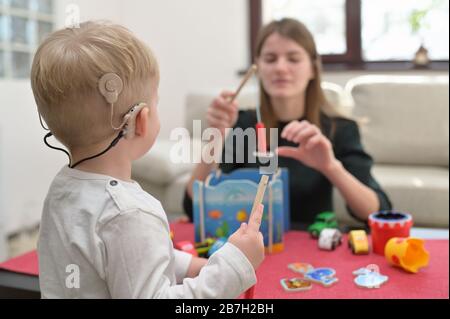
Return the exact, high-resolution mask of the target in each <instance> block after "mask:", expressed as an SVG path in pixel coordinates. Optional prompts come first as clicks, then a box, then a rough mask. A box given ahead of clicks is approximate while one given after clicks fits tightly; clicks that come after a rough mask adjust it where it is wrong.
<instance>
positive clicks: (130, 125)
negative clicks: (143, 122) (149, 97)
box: [123, 103, 147, 140]
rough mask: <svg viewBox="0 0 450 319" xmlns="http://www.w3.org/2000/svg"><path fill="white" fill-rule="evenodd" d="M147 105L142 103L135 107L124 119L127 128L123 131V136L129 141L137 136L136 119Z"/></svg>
mask: <svg viewBox="0 0 450 319" xmlns="http://www.w3.org/2000/svg"><path fill="white" fill-rule="evenodd" d="M146 106H147V104H145V103H140V104H138V105H135V106H133V108H132V109H131V110H130V111H128V113H127V114H126V115H125V117H124V121H125V126H124V129H123V135H124V137H125V139H127V140H129V139H132V138H133V137H135V136H136V117H137V116H138V114H139V113H140V112H141V111H142V109H143V108H144V107H146Z"/></svg>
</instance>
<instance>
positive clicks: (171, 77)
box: [0, 0, 248, 255]
mask: <svg viewBox="0 0 450 319" xmlns="http://www.w3.org/2000/svg"><path fill="white" fill-rule="evenodd" d="M72 3H74V4H77V5H79V8H80V13H81V19H82V20H83V21H84V20H87V19H107V20H112V21H114V22H117V23H120V24H124V25H125V26H127V27H129V28H130V29H131V30H132V31H134V32H136V34H138V35H139V36H140V37H141V38H142V39H143V40H144V41H145V42H147V43H148V44H149V45H150V46H151V47H152V48H153V50H154V51H155V54H156V55H157V57H158V59H159V61H160V64H161V72H162V79H161V85H160V106H159V107H160V112H159V113H160V117H161V122H162V131H161V136H162V137H167V136H169V132H170V131H171V129H172V128H175V127H178V126H182V125H183V123H184V122H183V117H184V98H185V96H186V94H187V92H189V91H191V90H195V89H196V88H211V87H217V88H221V87H234V86H235V85H236V84H237V82H238V79H237V77H236V71H237V70H239V69H242V68H244V67H245V66H246V65H247V57H248V54H247V39H248V37H247V32H245V30H246V29H247V14H248V13H247V2H246V1H242V0H227V1H222V0H195V1H193V0H191V1H185V0H166V1H161V0H146V1H144V0H128V1H122V0H95V1H91V0H89V1H88V0H57V1H56V4H57V8H56V21H57V27H58V28H60V27H63V26H64V23H65V21H66V16H67V15H66V6H67V5H68V4H72ZM217 90H218V89H217ZM44 135H45V132H44V131H43V130H42V129H41V127H40V125H39V121H38V117H37V112H36V106H35V103H34V99H33V96H32V92H31V88H30V84H29V81H24V80H22V81H5V80H0V237H1V232H2V230H1V229H2V228H3V229H4V231H5V232H6V233H8V234H9V233H12V232H16V231H19V230H21V229H24V228H27V227H32V226H34V225H36V224H37V223H38V221H39V219H40V214H41V210H42V203H43V200H44V198H45V195H46V192H47V190H48V187H49V185H50V183H51V180H52V179H53V177H54V175H55V174H56V173H57V172H58V171H59V170H60V168H61V167H62V166H63V165H65V164H67V158H66V156H65V155H64V154H63V153H59V152H56V151H52V150H50V149H48V148H46V146H45V145H44V144H43V142H42V138H43V136H44ZM0 240H1V238H0ZM0 255H1V252H0Z"/></svg>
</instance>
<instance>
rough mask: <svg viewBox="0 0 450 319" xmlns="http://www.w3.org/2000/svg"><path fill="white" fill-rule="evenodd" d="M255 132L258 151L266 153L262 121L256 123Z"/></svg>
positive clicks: (264, 131) (265, 139)
mask: <svg viewBox="0 0 450 319" xmlns="http://www.w3.org/2000/svg"><path fill="white" fill-rule="evenodd" d="M256 134H257V136H258V153H259V154H266V153H267V138H266V127H265V125H264V123H261V122H260V123H258V124H256Z"/></svg>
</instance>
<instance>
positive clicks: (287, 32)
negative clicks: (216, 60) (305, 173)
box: [256, 18, 329, 141]
mask: <svg viewBox="0 0 450 319" xmlns="http://www.w3.org/2000/svg"><path fill="white" fill-rule="evenodd" d="M274 33H278V34H279V35H281V36H283V37H285V38H288V39H291V40H293V41H295V42H296V43H297V44H299V45H300V46H302V47H303V48H304V49H305V50H306V52H307V53H308V55H309V58H310V59H311V62H312V65H313V70H314V74H315V77H314V79H312V80H311V81H310V83H309V84H308V87H307V89H306V101H305V118H306V120H307V121H309V122H310V123H312V124H315V125H317V126H318V127H319V128H321V123H320V114H321V110H322V109H323V108H327V107H329V105H328V101H327V99H326V97H325V93H324V91H323V90H322V86H321V84H322V62H321V58H320V56H319V54H318V52H317V47H316V43H315V41H314V37H313V36H312V34H311V32H310V31H309V30H308V28H307V27H306V26H305V25H304V24H303V23H301V22H300V21H298V20H295V19H290V18H285V19H282V20H280V21H273V22H271V23H269V24H268V25H266V26H265V27H263V28H262V29H261V31H260V32H259V35H258V38H257V41H256V58H259V57H260V56H261V51H262V49H263V46H264V44H265V42H266V40H267V38H268V37H269V36H271V35H272V34H274ZM260 106H261V116H262V118H263V122H264V124H265V125H266V127H267V128H268V129H269V128H276V127H278V119H277V117H276V115H275V112H274V110H273V106H272V104H271V100H270V96H269V94H268V93H267V92H266V91H265V89H264V87H263V85H262V82H260ZM268 132H269V130H268ZM268 134H269V133H268ZM268 137H269V135H268ZM268 141H270V137H269V138H268Z"/></svg>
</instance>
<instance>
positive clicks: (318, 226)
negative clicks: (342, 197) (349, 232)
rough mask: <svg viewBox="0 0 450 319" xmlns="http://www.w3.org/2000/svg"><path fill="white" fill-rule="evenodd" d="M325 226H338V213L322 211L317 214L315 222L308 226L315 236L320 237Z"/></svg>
mask: <svg viewBox="0 0 450 319" xmlns="http://www.w3.org/2000/svg"><path fill="white" fill-rule="evenodd" d="M325 228H338V223H337V219H336V215H335V214H334V213H332V212H324V213H320V214H319V215H317V216H316V219H315V221H314V224H312V225H311V226H309V227H308V232H309V233H310V234H311V236H312V237H313V238H319V236H320V232H321V231H322V230H323V229H325Z"/></svg>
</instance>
